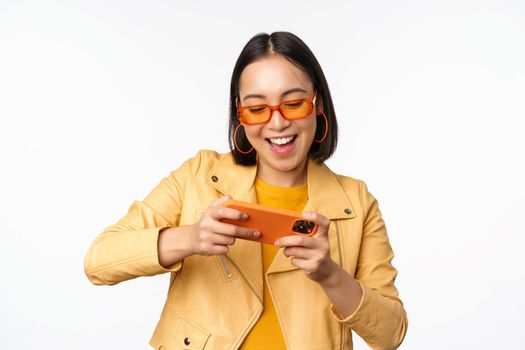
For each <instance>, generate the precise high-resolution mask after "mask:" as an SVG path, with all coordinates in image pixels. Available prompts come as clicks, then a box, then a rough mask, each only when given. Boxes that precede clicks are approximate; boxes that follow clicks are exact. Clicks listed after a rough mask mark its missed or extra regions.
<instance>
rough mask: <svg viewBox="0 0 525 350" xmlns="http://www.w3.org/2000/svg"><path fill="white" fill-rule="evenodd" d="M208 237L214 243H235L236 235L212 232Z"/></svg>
mask: <svg viewBox="0 0 525 350" xmlns="http://www.w3.org/2000/svg"><path fill="white" fill-rule="evenodd" d="M208 239H209V241H210V242H211V243H213V244H220V245H233V244H234V243H235V237H233V236H228V235H221V234H218V233H212V234H210V236H209V238H208Z"/></svg>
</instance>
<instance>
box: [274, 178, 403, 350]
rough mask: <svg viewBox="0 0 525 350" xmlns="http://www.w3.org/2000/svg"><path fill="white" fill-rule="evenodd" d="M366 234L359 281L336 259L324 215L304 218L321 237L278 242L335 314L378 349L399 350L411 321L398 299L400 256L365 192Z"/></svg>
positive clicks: (359, 266)
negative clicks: (319, 289) (397, 264)
mask: <svg viewBox="0 0 525 350" xmlns="http://www.w3.org/2000/svg"><path fill="white" fill-rule="evenodd" d="M361 205H362V208H363V213H364V220H363V233H362V239H361V246H360V250H359V258H358V263H357V268H356V274H355V279H354V278H353V277H352V276H351V275H349V274H348V273H347V272H346V271H345V270H344V269H343V268H342V267H341V266H339V265H337V264H336V263H335V262H334V261H333V260H332V259H331V258H330V244H329V241H328V227H329V225H330V220H329V219H328V218H326V217H324V216H322V215H320V214H315V213H303V216H304V217H305V218H308V219H310V220H312V221H314V222H315V223H317V224H318V225H319V227H320V228H319V231H318V233H317V234H316V235H315V236H314V237H313V239H309V238H308V237H304V236H299V235H295V236H288V237H283V238H281V239H280V240H279V241H277V242H276V245H277V246H278V247H284V248H285V249H284V254H285V255H286V256H290V257H292V263H293V264H294V265H296V266H297V267H300V268H302V269H303V270H304V271H305V273H306V275H307V276H308V278H310V279H311V280H313V281H315V282H317V283H319V285H320V286H321V287H322V288H323V290H324V291H325V293H326V295H327V296H328V298H329V299H330V301H331V302H332V307H331V313H332V315H333V317H335V318H336V319H337V320H338V321H339V322H340V323H343V324H344V325H345V326H346V327H347V328H348V329H352V330H354V331H355V332H356V333H357V334H359V335H360V336H361V337H362V338H363V339H364V340H365V341H366V342H367V343H368V345H370V346H371V347H372V348H374V349H395V348H397V347H398V346H399V345H400V344H401V342H402V341H403V338H404V336H405V333H406V329H407V317H406V313H405V310H404V308H403V304H402V302H401V300H400V299H399V297H398V292H397V289H396V288H395V286H394V280H395V277H396V275H397V271H396V269H395V268H394V267H393V266H392V264H391V260H392V258H393V256H394V254H393V252H392V248H391V247H390V243H389V241H388V236H387V234H386V228H385V224H384V222H383V219H382V218H381V213H380V211H379V208H378V205H377V201H376V200H375V198H374V197H373V196H372V195H371V194H370V193H369V192H368V190H367V189H366V186H365V185H364V184H363V185H362V186H361Z"/></svg>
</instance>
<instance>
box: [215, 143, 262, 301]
mask: <svg viewBox="0 0 525 350" xmlns="http://www.w3.org/2000/svg"><path fill="white" fill-rule="evenodd" d="M256 174H257V166H255V165H253V166H244V165H238V164H235V162H234V160H233V157H232V156H231V153H227V154H225V155H223V157H222V159H221V160H220V161H219V162H218V163H217V164H216V165H215V167H214V168H213V169H212V170H211V171H210V172H209V174H208V176H207V179H208V180H207V181H208V184H209V185H210V186H212V187H214V188H215V189H216V190H217V191H219V192H220V193H221V194H223V195H230V196H231V197H232V198H233V199H235V200H239V201H245V202H249V203H257V195H256V192H255V186H254V182H255V176H256ZM227 256H228V257H229V258H230V259H231V260H232V262H233V263H234V264H235V266H236V267H237V268H238V269H239V271H240V272H241V274H242V275H243V276H244V278H245V279H246V281H247V282H248V283H249V284H250V286H251V287H252V289H253V290H254V292H255V294H256V295H257V297H258V298H259V300H261V302H262V298H263V279H262V275H263V272H262V250H261V243H258V242H252V241H248V240H244V239H237V240H236V241H235V244H234V245H232V246H230V249H229V252H228V254H227Z"/></svg>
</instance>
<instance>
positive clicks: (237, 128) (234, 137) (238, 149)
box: [233, 124, 253, 154]
mask: <svg viewBox="0 0 525 350" xmlns="http://www.w3.org/2000/svg"><path fill="white" fill-rule="evenodd" d="M241 125H242V124H239V125H237V127H236V128H235V131H234V132H233V143H234V144H235V149H236V150H237V151H239V153H242V154H250V153H251V152H252V151H253V146H252V148H250V150H249V151H248V152H245V151H243V150H241V149H240V148H239V146H238V145H237V130H239V128H240V127H241Z"/></svg>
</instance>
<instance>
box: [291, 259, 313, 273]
mask: <svg viewBox="0 0 525 350" xmlns="http://www.w3.org/2000/svg"><path fill="white" fill-rule="evenodd" d="M290 262H291V263H292V265H294V266H297V267H298V268H300V269H302V270H304V272H306V273H307V274H310V273H312V272H313V271H314V269H315V267H314V266H313V264H312V263H311V262H310V261H309V260H308V259H303V258H298V257H293V258H291V259H290Z"/></svg>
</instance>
